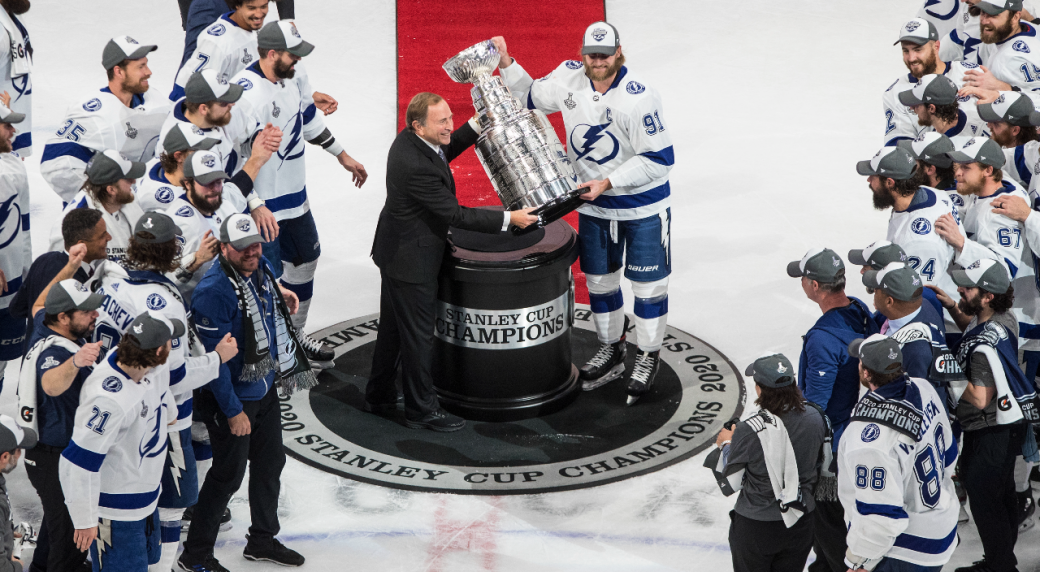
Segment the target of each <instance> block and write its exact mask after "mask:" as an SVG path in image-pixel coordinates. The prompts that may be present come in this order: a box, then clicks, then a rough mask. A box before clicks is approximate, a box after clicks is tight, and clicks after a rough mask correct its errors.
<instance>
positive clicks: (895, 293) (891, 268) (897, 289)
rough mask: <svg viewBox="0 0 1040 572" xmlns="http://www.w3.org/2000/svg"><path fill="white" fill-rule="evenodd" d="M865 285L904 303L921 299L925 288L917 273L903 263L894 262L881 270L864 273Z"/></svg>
mask: <svg viewBox="0 0 1040 572" xmlns="http://www.w3.org/2000/svg"><path fill="white" fill-rule="evenodd" d="M863 285H864V286H866V287H867V288H874V289H875V290H881V291H883V292H884V293H885V294H888V295H889V296H891V297H893V298H895V299H896V300H902V301H904V302H909V301H911V300H916V299H917V298H920V297H921V293H922V288H924V283H923V282H921V276H920V275H919V274H918V273H917V271H916V270H914V269H913V268H910V267H909V266H907V265H906V264H905V263H903V262H892V263H890V264H888V265H886V266H885V267H884V268H882V269H881V270H873V269H871V270H867V271H866V272H864V273H863Z"/></svg>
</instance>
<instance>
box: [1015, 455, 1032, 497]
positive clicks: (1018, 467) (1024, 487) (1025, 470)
mask: <svg viewBox="0 0 1040 572" xmlns="http://www.w3.org/2000/svg"><path fill="white" fill-rule="evenodd" d="M1031 470H1033V463H1031V462H1029V461H1027V460H1025V459H1023V458H1022V457H1016V458H1015V492H1016V493H1024V492H1026V491H1028V490H1029V488H1030V485H1029V472H1030V471H1031Z"/></svg>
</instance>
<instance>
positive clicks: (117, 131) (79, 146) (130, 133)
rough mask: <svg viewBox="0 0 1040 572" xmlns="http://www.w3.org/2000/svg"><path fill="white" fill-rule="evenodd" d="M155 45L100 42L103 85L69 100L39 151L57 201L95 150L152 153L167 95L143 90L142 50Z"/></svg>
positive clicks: (71, 191) (71, 190) (146, 72)
mask: <svg viewBox="0 0 1040 572" xmlns="http://www.w3.org/2000/svg"><path fill="white" fill-rule="evenodd" d="M156 49H157V48H156V47H155V46H143V45H141V44H139V43H138V42H137V40H135V39H133V38H131V37H130V36H119V37H116V38H113V39H112V40H110V41H109V42H108V44H107V45H106V46H105V50H104V52H103V54H102V60H101V61H102V64H103V65H104V66H105V69H106V70H107V71H108V85H107V86H106V87H103V88H101V90H100V91H98V92H94V93H91V94H90V95H88V96H87V97H85V98H83V99H82V100H81V101H79V102H77V103H74V104H72V105H70V106H69V108H68V110H67V111H66V112H65V119H64V120H63V121H62V123H61V127H59V128H58V130H57V131H56V132H55V134H54V135H53V136H52V137H51V138H50V139H49V140H48V141H47V144H46V146H45V147H44V148H43V156H42V157H40V174H42V175H43V178H44V180H46V181H47V183H48V184H49V185H50V186H51V188H52V189H53V190H54V192H55V193H57V194H58V196H59V197H61V200H62V201H64V202H66V203H68V202H70V201H71V200H72V197H73V195H75V194H76V192H77V191H79V189H80V187H82V186H83V181H84V180H85V179H86V177H85V175H84V170H85V167H86V165H87V163H88V162H89V161H90V158H91V157H92V156H93V155H94V154H95V153H97V152H100V151H104V150H106V149H115V150H116V151H119V152H121V153H122V154H123V155H126V156H127V157H129V158H130V159H131V160H133V161H147V160H149V159H151V158H152V156H153V154H154V152H155V144H156V142H157V141H158V139H159V128H160V127H161V126H162V123H163V121H164V120H165V119H166V115H167V114H168V113H169V109H170V102H169V100H167V99H166V98H165V97H163V96H162V95H158V94H157V93H156V92H154V91H149V90H148V78H149V77H151V75H152V72H151V70H150V69H149V68H148V57H147V56H148V54H149V53H151V52H153V51H155V50H156Z"/></svg>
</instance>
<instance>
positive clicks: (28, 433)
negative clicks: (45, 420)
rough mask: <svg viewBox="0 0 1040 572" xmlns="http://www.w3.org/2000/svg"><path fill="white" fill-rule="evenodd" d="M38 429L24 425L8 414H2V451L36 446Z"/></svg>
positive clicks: (0, 451) (0, 430) (0, 446)
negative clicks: (34, 429)
mask: <svg viewBox="0 0 1040 572" xmlns="http://www.w3.org/2000/svg"><path fill="white" fill-rule="evenodd" d="M36 441H37V439H36V431H33V430H32V429H30V428H28V427H22V426H21V425H19V424H18V423H17V422H15V420H14V419H13V418H11V417H10V416H8V415H0V453H10V452H11V451H14V450H15V449H32V448H33V447H35V446H36Z"/></svg>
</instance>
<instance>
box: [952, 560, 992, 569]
mask: <svg viewBox="0 0 1040 572" xmlns="http://www.w3.org/2000/svg"><path fill="white" fill-rule="evenodd" d="M954 572H993V569H992V568H990V567H989V564H986V559H985V558H983V559H982V560H976V561H975V562H974V563H972V565H971V566H961V567H960V568H957V569H956V570H954Z"/></svg>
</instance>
